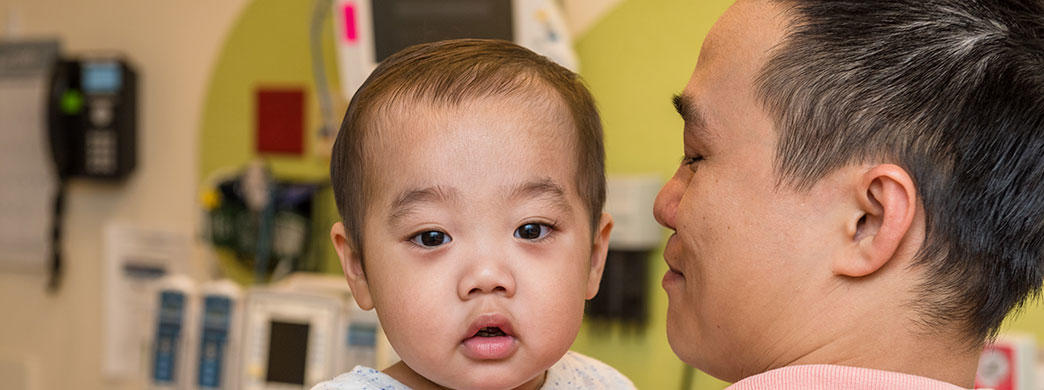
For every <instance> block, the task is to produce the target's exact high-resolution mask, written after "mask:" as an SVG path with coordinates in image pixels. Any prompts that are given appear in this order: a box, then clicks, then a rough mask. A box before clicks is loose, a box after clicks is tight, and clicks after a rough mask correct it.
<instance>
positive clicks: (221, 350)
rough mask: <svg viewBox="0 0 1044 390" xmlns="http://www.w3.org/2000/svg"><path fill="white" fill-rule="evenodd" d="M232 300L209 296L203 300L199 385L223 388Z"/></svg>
mask: <svg viewBox="0 0 1044 390" xmlns="http://www.w3.org/2000/svg"><path fill="white" fill-rule="evenodd" d="M231 313H232V300H231V299H229V298H227V297H222V296H208V297H206V298H204V300H203V332H202V334H203V337H202V338H201V339H202V340H201V343H200V346H199V372H198V374H199V375H198V378H199V386H200V387H202V388H209V389H219V388H221V368H222V367H221V365H222V363H223V362H224V359H223V357H224V355H225V346H226V345H227V344H228V334H229V331H230V329H229V328H230V327H231V325H232V324H231Z"/></svg>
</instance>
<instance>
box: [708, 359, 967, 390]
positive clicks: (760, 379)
mask: <svg viewBox="0 0 1044 390" xmlns="http://www.w3.org/2000/svg"><path fill="white" fill-rule="evenodd" d="M753 389H809V390H818V389H823V390H826V389H911V390H963V389H964V388H962V387H959V386H956V385H954V384H951V383H947V382H943V381H939V380H935V379H931V378H926V377H922V376H917V375H911V374H904V373H900V372H892V371H883V370H875V369H871V368H861V367H848V366H837V365H830V364H810V365H799V366H788V367H782V368H777V369H774V370H770V371H766V372H763V373H761V374H757V375H753V376H750V377H748V378H745V379H743V380H740V381H739V382H736V383H734V384H733V385H732V386H729V387H728V388H727V390H753Z"/></svg>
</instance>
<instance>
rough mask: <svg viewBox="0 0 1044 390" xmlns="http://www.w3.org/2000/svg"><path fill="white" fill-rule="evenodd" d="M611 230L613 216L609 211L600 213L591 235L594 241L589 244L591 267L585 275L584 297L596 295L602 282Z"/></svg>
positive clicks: (589, 297)
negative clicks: (585, 289)
mask: <svg viewBox="0 0 1044 390" xmlns="http://www.w3.org/2000/svg"><path fill="white" fill-rule="evenodd" d="M612 231H613V217H612V216H610V215H609V213H602V218H601V219H600V220H599V221H598V226H597V227H596V230H595V231H594V234H593V235H592V236H593V238H594V241H593V242H592V244H591V269H590V271H589V272H590V273H589V274H588V276H587V293H586V296H585V298H586V299H591V298H594V297H595V295H598V288H599V287H600V286H601V284H602V272H603V271H605V258H606V256H608V255H609V234H610V233H611V232H612Z"/></svg>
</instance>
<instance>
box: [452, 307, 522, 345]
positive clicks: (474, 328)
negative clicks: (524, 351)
mask: <svg viewBox="0 0 1044 390" xmlns="http://www.w3.org/2000/svg"><path fill="white" fill-rule="evenodd" d="M484 328H500V331H501V332H504V334H505V335H508V336H511V337H515V329H514V328H513V327H512V326H511V320H509V319H508V318H507V317H506V316H504V315H503V314H499V313H487V314H482V315H479V316H478V317H475V319H474V320H472V321H471V325H469V326H468V329H467V331H466V332H465V333H464V337H463V340H467V339H470V338H472V337H475V334H476V333H478V332H479V331H480V330H482V329H484Z"/></svg>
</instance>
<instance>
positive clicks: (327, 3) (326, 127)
mask: <svg viewBox="0 0 1044 390" xmlns="http://www.w3.org/2000/svg"><path fill="white" fill-rule="evenodd" d="M331 6H332V4H331V0H316V1H315V10H314V11H313V12H312V23H311V24H310V34H309V40H308V42H309V49H310V51H311V54H312V76H313V77H314V78H315V94H316V97H317V98H318V99H317V100H319V115H320V116H322V123H323V124H322V125H321V126H320V127H319V137H321V138H330V137H332V136H333V132H334V128H335V127H336V125H334V124H333V123H334V117H333V98H331V97H330V89H329V88H328V85H327V81H326V63H325V62H324V61H323V45H322V44H323V40H322V34H323V21H324V20H325V19H326V16H327V15H328V14H329V13H330V7H331Z"/></svg>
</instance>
